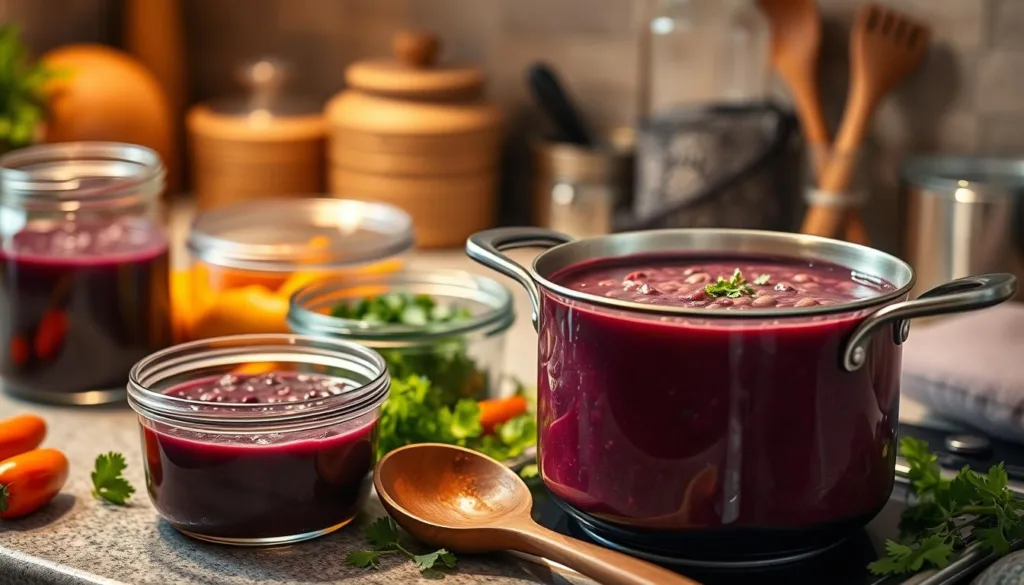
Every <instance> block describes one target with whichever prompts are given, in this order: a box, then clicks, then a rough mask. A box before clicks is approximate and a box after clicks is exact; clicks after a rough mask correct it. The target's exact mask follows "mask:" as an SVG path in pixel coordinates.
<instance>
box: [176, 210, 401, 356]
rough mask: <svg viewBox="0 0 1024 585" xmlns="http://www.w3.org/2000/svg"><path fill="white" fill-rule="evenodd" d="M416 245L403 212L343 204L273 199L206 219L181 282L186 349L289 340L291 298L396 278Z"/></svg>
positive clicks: (193, 234) (180, 320)
mask: <svg viewBox="0 0 1024 585" xmlns="http://www.w3.org/2000/svg"><path fill="white" fill-rule="evenodd" d="M412 246H413V233H412V219H411V218H410V217H409V214H407V213H405V212H404V211H402V210H401V209H399V208H397V207H393V206H391V205H385V204H383V203H372V202H365V201H350V200H345V199H328V198H310V199H268V200H263V201H253V202H248V203H239V204H234V205H227V206H222V207H218V208H216V209H213V210H210V211H205V212H203V213H200V214H199V216H198V217H196V219H195V221H194V222H193V224H192V228H191V230H190V232H189V236H188V250H189V253H190V254H191V257H192V267H191V270H190V271H187V272H186V273H185V274H179V273H176V274H175V275H174V279H175V282H174V294H173V304H174V317H175V333H176V337H177V339H178V340H183V339H203V338H207V337H218V336H222V335H238V334H246V333H287V332H288V325H287V323H286V322H285V317H286V316H287V314H288V298H289V297H290V296H291V295H292V293H294V292H295V291H296V290H298V289H299V288H301V287H302V286H303V285H304V284H307V283H309V282H311V281H313V280H317V279H320V278H323V277H329V276H338V277H346V278H354V277H358V276H359V275H362V274H378V273H385V274H386V273H390V272H394V271H395V270H398V269H400V268H401V267H402V255H404V254H405V253H406V252H408V251H409V250H410V249H411V248H412Z"/></svg>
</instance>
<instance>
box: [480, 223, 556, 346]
mask: <svg viewBox="0 0 1024 585" xmlns="http://www.w3.org/2000/svg"><path fill="white" fill-rule="evenodd" d="M572 240H573V239H572V238H571V237H570V236H567V235H565V234H562V233H558V232H556V231H552V230H549V229H544V228H538V227H504V228H494V229H492V230H485V231H482V232H477V233H475V234H473V235H472V236H469V239H468V240H466V255H467V256H469V257H470V258H472V259H473V260H475V261H477V262H479V263H480V264H483V265H484V266H486V267H488V268H490V269H491V270H496V271H498V272H500V273H502V274H504V275H505V276H508V277H510V278H512V279H513V280H515V281H516V282H518V283H519V284H521V285H523V288H525V289H526V293H527V294H529V295H530V304H531V305H533V316H532V318H533V326H534V328H536V327H537V315H538V314H540V289H538V288H537V283H536V282H534V280H533V277H532V276H530V273H529V272H527V271H526V269H525V268H523V266H522V265H521V264H519V263H518V262H515V261H514V260H512V259H511V258H509V257H508V256H506V255H504V254H502V251H504V250H514V249H516V248H551V247H554V246H557V245H559V244H564V243H566V242H571V241H572Z"/></svg>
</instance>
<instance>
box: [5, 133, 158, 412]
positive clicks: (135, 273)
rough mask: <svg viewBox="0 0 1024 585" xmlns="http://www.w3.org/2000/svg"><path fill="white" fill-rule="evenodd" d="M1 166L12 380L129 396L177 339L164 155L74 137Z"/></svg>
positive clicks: (63, 398) (53, 394)
mask: <svg viewBox="0 0 1024 585" xmlns="http://www.w3.org/2000/svg"><path fill="white" fill-rule="evenodd" d="M0 167H2V169H0V173H2V174H0V190H2V191H0V307H2V310H3V311H4V312H5V314H4V316H3V318H0V344H2V345H3V350H2V355H0V375H2V377H3V381H4V389H5V390H6V391H7V392H9V393H11V394H14V395H16V396H19V397H21V398H26V399H29V400H38V401H44V402H53V403H63V404H99V403H106V402H112V401H116V400H123V399H124V384H125V381H126V380H127V379H128V370H129V369H130V368H131V366H132V364H133V363H135V362H136V361H138V360H139V359H140V358H142V357H143V356H145V355H146V354H149V353H151V352H153V351H155V350H158V349H160V348H163V347H166V346H167V345H169V344H170V343H171V320H170V300H169V287H168V272H167V270H168V260H167V257H168V253H167V250H168V244H167V237H166V234H165V233H164V230H163V227H162V223H161V221H160V219H161V218H160V195H161V193H162V192H163V189H164V167H163V164H162V162H161V160H160V157H159V155H157V154H156V152H154V151H152V150H150V149H148V148H144V147H141V146H135V145H131V144H120V143H112V142H69V143H62V144H48V145H43V146H34V147H30V148H25V149H22V150H17V151H14V152H11V153H8V154H7V155H5V156H4V157H3V158H0Z"/></svg>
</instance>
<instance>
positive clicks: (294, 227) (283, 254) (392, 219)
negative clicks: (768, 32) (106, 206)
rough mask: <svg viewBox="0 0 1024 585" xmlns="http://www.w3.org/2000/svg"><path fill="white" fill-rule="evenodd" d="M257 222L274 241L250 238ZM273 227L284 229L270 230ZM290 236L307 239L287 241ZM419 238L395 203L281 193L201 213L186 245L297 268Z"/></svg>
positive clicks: (197, 251)
mask: <svg viewBox="0 0 1024 585" xmlns="http://www.w3.org/2000/svg"><path fill="white" fill-rule="evenodd" d="M255 226H259V229H260V230H262V231H261V232H260V234H259V237H260V238H265V239H267V240H269V243H259V242H252V241H244V238H243V236H242V235H241V234H242V231H241V230H246V229H252V228H254V227H255ZM269 229H276V230H280V232H281V233H279V234H278V237H276V238H275V237H273V235H269V236H268V235H267V233H266V230H269ZM318 229H319V230H320V231H321V232H322V233H321V234H320V235H323V236H324V237H325V238H327V239H328V245H327V246H326V247H325V246H324V245H321V244H318V243H317V242H316V241H315V240H316V236H317V234H316V231H317V230H318ZM289 236H294V237H297V238H300V239H301V241H293V242H287V241H285V240H286V239H288V237H289ZM335 236H336V239H335V240H332V239H331V238H333V237H335ZM414 243H415V240H414V237H413V225H412V217H411V216H409V214H408V213H406V212H405V211H403V210H402V209H400V208H398V207H395V206H393V205H388V204H385V203H376V202H370V201H358V200H354V199H335V198H330V197H306V198H298V199H297V198H285V197H281V198H273V199H264V200H260V201H248V202H240V203H234V204H231V205H225V206H221V207H217V208H216V209H212V210H207V211H203V212H201V213H199V214H198V215H197V216H196V218H195V219H194V220H193V222H192V226H191V228H190V229H189V234H188V240H187V242H186V246H187V247H188V250H189V253H190V254H191V255H192V257H193V258H195V259H198V260H201V261H203V262H205V263H207V264H211V265H214V266H221V267H225V268H237V269H242V270H254V271H261V272H294V271H298V270H324V269H329V268H337V267H345V266H354V265H364V264H369V263H373V262H377V261H380V260H383V259H386V258H391V257H393V256H397V255H400V254H403V253H405V252H408V251H409V250H410V249H412V247H413V245H414Z"/></svg>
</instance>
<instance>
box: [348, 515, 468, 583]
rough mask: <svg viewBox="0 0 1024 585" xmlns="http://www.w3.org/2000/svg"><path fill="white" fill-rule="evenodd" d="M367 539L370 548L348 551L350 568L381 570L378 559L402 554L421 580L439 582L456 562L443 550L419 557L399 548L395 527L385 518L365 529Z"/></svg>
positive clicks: (452, 555)
mask: <svg viewBox="0 0 1024 585" xmlns="http://www.w3.org/2000/svg"><path fill="white" fill-rule="evenodd" d="M366 539H367V540H369V541H370V544H371V545H372V546H373V548H371V549H370V550H354V551H349V553H348V555H347V557H346V559H347V560H348V564H350V565H352V566H353V567H359V568H360V569H376V568H378V567H380V559H381V557H383V556H384V555H390V554H395V553H401V554H403V555H405V556H407V557H409V559H410V560H411V561H412V562H413V563H415V564H416V568H417V569H419V570H420V573H422V574H423V576H424V577H427V578H429V579H438V578H442V577H444V575H445V571H450V570H452V569H454V568H455V564H456V562H457V560H458V559H456V558H455V555H454V554H452V553H450V552H448V551H447V550H445V549H443V548H442V549H438V550H435V551H433V552H428V553H425V554H422V555H418V554H415V553H413V552H411V551H409V549H407V548H405V546H403V545H402V542H401V534H400V533H399V531H398V525H397V524H395V521H394V520H392V519H391V518H390V517H387V516H384V517H381V518H377V519H376V520H374V521H373V522H372V523H371V524H370V525H369V526H367V527H366Z"/></svg>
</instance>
